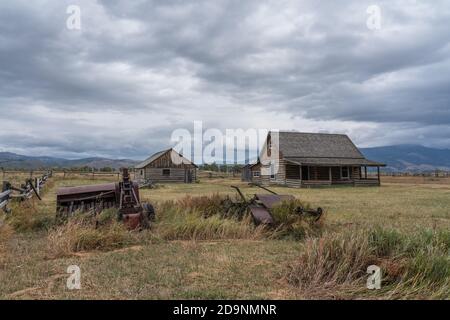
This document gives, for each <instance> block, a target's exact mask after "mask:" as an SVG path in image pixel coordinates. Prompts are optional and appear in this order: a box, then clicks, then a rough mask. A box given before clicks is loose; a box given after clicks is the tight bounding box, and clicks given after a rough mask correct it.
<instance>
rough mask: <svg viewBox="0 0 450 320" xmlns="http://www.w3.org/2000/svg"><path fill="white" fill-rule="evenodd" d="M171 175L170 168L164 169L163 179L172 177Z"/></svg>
mask: <svg viewBox="0 0 450 320" xmlns="http://www.w3.org/2000/svg"><path fill="white" fill-rule="evenodd" d="M165 172H169V173H168V174H165ZM170 174H171V170H170V168H165V169H162V172H161V175H162V176H163V177H170Z"/></svg>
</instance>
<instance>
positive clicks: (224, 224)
mask: <svg viewBox="0 0 450 320" xmlns="http://www.w3.org/2000/svg"><path fill="white" fill-rule="evenodd" d="M190 201H192V202H190ZM215 201H217V199H216V198H213V199H212V203H213V204H211V203H209V200H208V199H207V198H206V197H201V199H195V198H190V199H188V198H186V199H183V200H181V203H179V204H177V203H174V202H172V201H169V202H164V203H163V204H161V205H160V206H158V208H157V212H158V214H157V215H156V217H157V218H156V224H155V228H154V232H155V233H156V234H157V235H158V236H159V237H161V238H162V239H165V240H218V239H262V238H263V237H264V235H265V233H266V228H265V227H264V226H259V227H256V226H254V225H253V222H252V220H251V218H250V217H246V218H244V219H242V220H239V219H238V218H235V217H231V218H223V217H222V216H221V215H220V214H218V212H219V211H218V212H214V213H213V212H212V211H209V212H208V213H205V211H204V210H203V209H204V208H208V209H211V208H213V207H214V202H215Z"/></svg>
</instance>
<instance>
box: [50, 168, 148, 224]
mask: <svg viewBox="0 0 450 320" xmlns="http://www.w3.org/2000/svg"><path fill="white" fill-rule="evenodd" d="M56 203H57V209H56V210H57V218H58V219H66V218H68V217H69V216H71V215H73V214H74V213H75V212H77V211H78V212H91V213H93V214H94V215H97V214H98V213H100V212H101V211H103V210H104V209H109V208H115V209H117V218H118V219H119V220H120V221H123V222H124V223H125V225H126V226H127V227H128V228H129V229H146V228H149V227H150V222H151V221H152V220H154V218H155V210H154V208H153V206H152V205H151V204H149V203H141V202H140V197H139V185H138V184H137V183H135V182H133V181H131V179H130V174H129V172H128V169H122V181H121V182H119V183H108V184H99V185H89V186H79V187H64V188H60V189H58V191H57V193H56Z"/></svg>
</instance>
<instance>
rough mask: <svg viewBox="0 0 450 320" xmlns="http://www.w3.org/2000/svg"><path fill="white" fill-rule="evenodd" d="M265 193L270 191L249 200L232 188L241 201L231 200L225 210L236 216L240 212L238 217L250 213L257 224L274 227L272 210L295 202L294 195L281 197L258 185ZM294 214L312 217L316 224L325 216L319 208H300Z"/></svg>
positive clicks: (225, 204)
mask: <svg viewBox="0 0 450 320" xmlns="http://www.w3.org/2000/svg"><path fill="white" fill-rule="evenodd" d="M254 186H257V187H259V188H261V189H264V190H265V191H268V192H269V194H255V195H254V196H253V197H252V198H250V199H247V198H246V197H245V196H244V194H243V193H242V192H241V190H240V189H239V187H236V186H231V188H233V189H235V190H236V191H237V193H238V194H239V196H240V198H241V201H239V202H233V201H231V200H229V199H228V200H227V201H226V203H224V207H225V210H226V211H227V212H231V213H232V214H235V213H236V212H238V215H243V214H245V212H250V214H251V215H252V217H253V221H254V222H255V224H257V225H260V224H266V225H273V224H275V221H274V218H273V215H272V213H271V210H272V209H273V208H275V207H276V206H278V205H280V204H281V203H283V202H284V201H292V200H294V199H295V198H294V196H292V195H279V194H277V193H276V192H274V191H272V190H270V189H268V188H265V187H263V186H261V185H256V184H254ZM292 214H296V215H301V216H305V217H311V218H312V219H313V221H314V222H317V221H319V219H320V217H321V216H322V214H323V209H322V208H317V210H311V209H307V208H304V207H302V206H298V207H296V208H295V209H294V211H293V212H292Z"/></svg>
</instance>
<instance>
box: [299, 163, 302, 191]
mask: <svg viewBox="0 0 450 320" xmlns="http://www.w3.org/2000/svg"><path fill="white" fill-rule="evenodd" d="M299 167H300V186H301V185H302V178H303V172H302V165H299Z"/></svg>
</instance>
